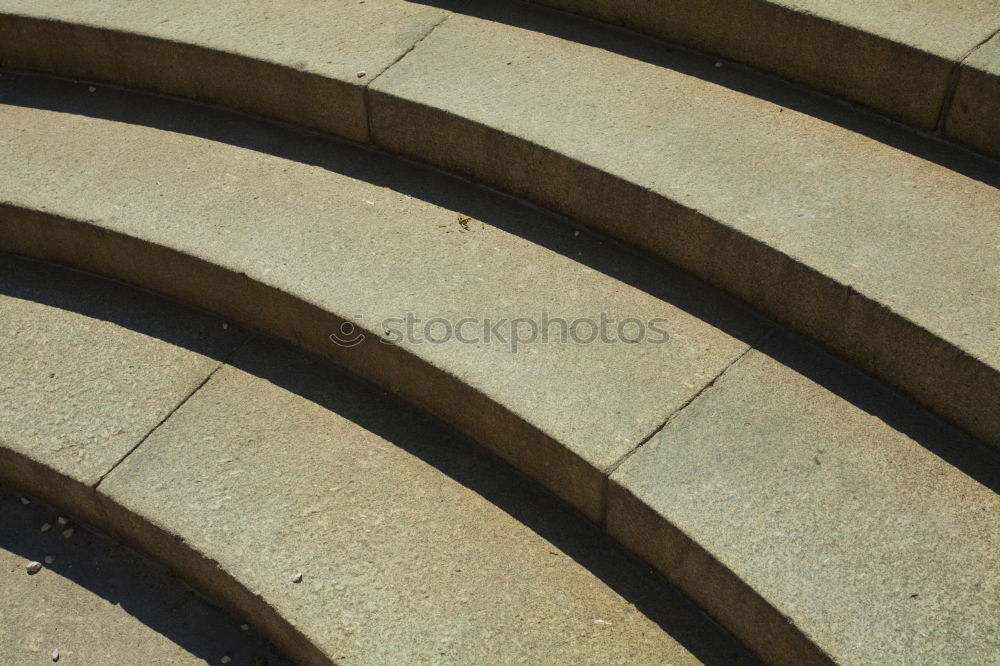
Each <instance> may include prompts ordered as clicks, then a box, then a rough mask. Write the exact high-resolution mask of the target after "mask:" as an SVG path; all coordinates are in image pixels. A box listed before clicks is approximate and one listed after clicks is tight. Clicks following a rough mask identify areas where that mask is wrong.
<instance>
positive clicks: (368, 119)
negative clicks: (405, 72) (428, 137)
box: [363, 11, 455, 146]
mask: <svg viewBox="0 0 1000 666" xmlns="http://www.w3.org/2000/svg"><path fill="white" fill-rule="evenodd" d="M454 13H455V12H453V11H450V12H448V13H447V14H445V15H444V17H443V18H442V19H441V20H440V21H438V22H437V23H435V24H434V25H432V26H431V27H430V28H429V29H428V30H427V31H426V32H425V33H424V34H423V35H421V36H420V37H419V38H417V40H416V41H415V42H413V44H411V45H410V47H409V48H408V49H406V50H405V51H403V52H402V53H400V54H399V56H398V57H397V58H396V59H395V60H393V61H392V62H390V63H389V64H388V65H386V66H385V67H384V68H383V69H382V71H381V72H379V73H377V74H376V75H375V76H373V77H371V78H369V79H368V81H367V82H366V83H365V85H364V95H363V100H364V104H365V124H366V125H367V127H366V129H367V130H368V143H369V144H370V145H373V146H374V145H376V144H375V133H374V130H373V126H372V104H371V86H372V84H373V83H375V81H377V80H378V79H379V77H380V76H382V75H383V74H385V73H386V72H388V71H389V70H390V69H392V68H393V67H395V66H396V65H397V64H398V63H399V62H400V61H401V60H402V59H403V58H405V57H406V56H408V55H410V54H411V53H412V52H413V50H414V49H415V48H417V47H418V46H420V44H421V43H422V42H423V41H424V40H425V39H427V38H428V37H430V36H431V33H432V32H434V31H435V30H437V29H438V27H439V26H440V25H441V24H442V23H444V22H445V21H447V20H448V19H449V18H451V17H452V16H453V15H454Z"/></svg>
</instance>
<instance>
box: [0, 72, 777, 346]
mask: <svg viewBox="0 0 1000 666" xmlns="http://www.w3.org/2000/svg"><path fill="white" fill-rule="evenodd" d="M88 88H89V86H88V85H86V84H73V83H70V82H67V81H62V80H57V79H51V78H43V77H36V76H30V75H21V74H10V73H5V74H4V75H3V78H0V104H10V105H16V106H22V107H28V108H37V109H44V110H49V111H56V112H60V113H72V114H76V115H81V116H87V117H93V118H100V119H104V120H111V121H116V122H122V123H128V124H133V125H140V126H145V127H152V128H155V129H159V130H163V131H168V132H177V133H181V134H186V135H190V136H196V137H200V138H202V139H206V140H209V141H215V142H219V143H225V144H228V145H232V146H238V147H241V148H245V149H248V150H253V151H257V152H260V153H266V154H268V155H273V156H277V157H280V158H283V159H287V160H292V161H295V162H299V163H303V164H309V165H313V166H316V167H320V168H322V169H326V170H328V171H331V172H334V173H338V174H341V175H344V176H347V177H349V178H353V179H355V180H359V181H364V182H367V183H372V184H374V185H378V186H381V187H385V188H388V189H391V190H393V191H396V192H400V193H402V194H405V195H407V196H411V197H414V198H416V199H420V200H423V201H427V202H430V203H433V204H435V205H437V206H440V207H442V208H445V209H447V210H452V211H455V212H456V213H461V214H462V215H463V216H467V217H472V218H473V219H476V220H481V221H483V222H485V223H486V224H489V225H491V226H493V227H496V228H498V229H502V230H503V231H505V232H507V233H510V234H513V235H516V236H519V237H521V238H523V239H525V240H528V241H530V242H532V243H534V244H536V245H539V246H542V247H545V248H547V249H549V250H551V251H552V252H556V253H558V254H561V255H564V256H566V257H569V258H571V259H572V260H574V261H575V262H577V263H580V264H583V265H586V266H588V267H590V268H592V269H594V270H595V271H598V272H600V273H603V274H605V275H608V276H610V277H613V278H615V279H617V280H620V281H621V282H624V283H626V284H628V285H631V286H632V287H635V288H637V289H640V290H642V291H645V292H646V293H648V294H650V295H652V296H654V297H655V298H657V299H659V300H661V301H665V302H667V303H670V304H672V305H674V306H676V307H678V308H680V309H681V310H684V311H685V312H688V313H690V314H691V315H693V316H695V317H697V318H699V319H701V320H703V321H706V322H708V323H710V324H712V325H713V326H715V327H717V328H719V329H721V330H723V331H725V332H726V333H728V334H730V335H732V336H733V337H735V338H738V339H740V340H743V341H744V342H747V343H748V344H753V343H755V342H756V341H757V337H758V336H759V335H760V330H761V327H760V318H759V317H758V316H757V315H755V314H753V313H752V312H751V311H750V310H748V309H747V308H746V307H745V306H743V305H742V304H740V303H739V302H738V301H736V300H734V299H733V298H731V297H729V296H727V295H726V294H724V293H722V292H721V291H719V290H717V289H714V288H712V287H710V286H708V285H706V284H705V283H703V282H701V281H700V280H697V279H695V278H694V277H692V276H690V275H689V274H687V273H685V272H683V271H681V270H678V269H675V268H672V267H670V266H667V265H664V264H662V263H658V262H654V261H652V260H651V259H647V258H645V257H643V256H641V255H640V254H639V253H637V252H635V251H633V250H630V249H628V248H626V247H624V246H622V245H620V244H618V243H616V242H614V241H611V240H608V239H605V238H602V237H599V236H597V235H595V234H593V233H591V232H589V231H587V230H580V229H575V228H574V227H572V226H570V225H569V224H562V223H557V222H554V223H551V224H538V222H539V217H540V216H539V215H538V214H536V213H534V212H533V209H532V208H531V207H530V206H527V205H525V204H524V203H523V202H519V201H517V200H515V199H512V198H511V197H508V196H506V195H502V194H499V193H497V192H494V191H493V190H489V189H487V188H484V187H479V186H470V184H469V183H468V182H466V181H463V180H460V179H458V178H455V177H452V176H449V175H446V174H442V173H441V172H439V171H436V170H433V169H430V168H427V167H424V166H420V165H416V164H413V163H410V162H408V161H405V160H402V159H399V158H396V157H392V156H389V155H386V154H384V153H380V152H376V151H374V150H371V149H369V148H366V147H362V146H359V145H356V144H351V143H348V142H345V141H342V140H338V139H333V138H329V137H324V136H320V135H317V134H314V133H307V132H304V131H300V130H298V129H297V128H292V127H289V126H283V125H279V124H276V123H272V122H267V121H263V120H259V119H255V118H251V117H248V116H244V115H240V114H236V113H232V112H229V111H222V110H217V109H212V108H209V107H205V106H201V105H196V104H191V103H188V102H180V101H175V100H169V99H164V98H158V97H154V96H150V95H145V94H141V93H134V92H130V91H123V90H117V89H108V88H103V87H102V88H100V89H99V91H98V92H97V93H96V94H94V93H90V92H88ZM574 231H579V236H575V235H574Z"/></svg>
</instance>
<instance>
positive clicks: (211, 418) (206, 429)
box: [100, 342, 751, 665]
mask: <svg viewBox="0 0 1000 666" xmlns="http://www.w3.org/2000/svg"><path fill="white" fill-rule="evenodd" d="M100 489H101V491H102V493H104V494H105V496H106V497H107V498H108V500H109V501H110V502H112V503H113V504H114V506H112V507H111V508H109V512H110V513H111V515H112V516H114V517H115V520H114V521H113V522H114V524H115V525H116V526H117V527H118V528H119V529H123V530H125V531H127V532H128V533H129V538H130V539H131V540H132V541H133V542H138V543H140V544H141V545H142V547H143V548H144V549H147V550H150V551H151V552H155V553H158V554H160V555H161V556H164V557H169V558H171V559H173V558H174V557H177V558H178V559H177V560H174V564H175V565H177V564H181V566H182V568H183V570H184V571H185V572H186V573H187V575H192V576H194V577H196V578H198V577H201V578H200V579H199V580H200V583H201V585H203V586H205V587H206V588H208V589H212V588H213V587H214V586H215V585H216V581H217V579H218V578H220V577H221V574H222V572H224V573H225V574H226V575H230V576H233V577H234V578H236V579H238V581H239V582H240V583H241V584H242V585H245V586H246V588H247V590H248V594H250V595H253V602H252V603H257V604H266V605H267V606H269V607H270V609H271V610H272V611H273V612H274V613H276V614H278V615H280V616H282V617H284V618H285V619H287V620H288V621H289V622H290V623H291V624H293V625H294V626H295V627H296V629H297V630H298V631H299V632H301V634H302V635H303V636H304V637H305V638H306V639H307V640H308V641H310V642H311V643H312V644H314V645H315V646H317V647H318V648H319V652H320V654H321V655H322V657H324V658H328V659H330V660H334V661H336V662H337V663H344V664H423V663H455V664H457V663H462V664H483V663H497V664H499V663H505V664H506V663H510V664H513V663H551V664H584V663H585V664H664V663H669V664H678V665H680V664H695V663H702V662H701V660H700V659H699V658H696V655H700V657H701V659H703V660H705V661H707V662H709V663H719V664H722V663H727V664H728V663H749V662H750V661H751V660H750V659H749V658H748V656H747V655H746V653H744V652H743V651H742V649H741V648H740V647H739V646H738V645H737V644H735V643H734V642H733V640H732V639H731V638H729V637H727V636H726V635H724V634H723V633H722V632H721V631H720V630H719V629H718V628H717V627H716V626H715V625H713V624H712V623H711V622H710V621H708V620H707V618H705V617H704V616H702V615H700V613H698V612H697V611H696V610H695V608H694V606H693V605H691V604H690V602H688V601H687V600H685V599H683V598H682V597H680V596H679V595H678V594H677V593H676V592H674V591H673V590H671V589H669V588H667V587H666V586H664V585H662V584H661V583H658V582H657V581H656V580H655V579H653V578H652V577H651V575H650V574H649V573H648V572H647V570H645V569H644V567H641V566H639V565H638V564H637V563H635V562H633V561H631V560H629V559H628V558H627V557H625V556H624V555H623V554H621V552H620V551H616V550H615V548H614V547H612V546H611V545H610V543H609V542H606V541H604V539H603V537H602V536H601V535H600V534H599V533H598V531H597V530H596V529H595V528H593V527H591V526H590V525H588V524H587V523H585V522H584V521H583V520H582V519H581V518H580V517H578V516H575V515H574V514H573V513H572V512H571V511H570V510H569V509H567V508H565V507H562V506H560V505H557V504H556V503H555V502H554V500H552V499H551V498H550V497H549V496H548V495H546V494H545V493H544V492H542V491H540V490H539V489H537V488H536V487H533V486H532V485H531V484H530V483H529V482H527V481H526V480H525V479H524V478H523V477H520V476H519V475H517V474H516V473H515V472H513V470H511V469H510V468H507V467H506V466H504V465H502V464H501V463H499V461H497V460H496V459H494V458H491V457H487V456H486V455H485V454H483V453H481V452H480V450H478V449H477V448H476V447H475V446H474V445H473V444H472V443H471V442H468V441H466V440H463V439H461V438H460V437H458V436H457V435H455V434H453V433H452V432H450V431H448V430H446V429H444V428H442V427H441V425H440V424H438V423H437V422H435V421H433V420H431V419H429V418H428V417H426V416H425V415H422V414H420V413H419V412H416V411H415V410H412V409H410V408H405V407H403V406H401V405H400V404H399V403H398V402H397V401H395V400H394V399H392V398H390V397H388V396H386V395H385V394H383V393H381V392H380V391H378V390H376V389H374V388H372V387H370V386H368V385H365V384H362V383H360V382H358V381H356V380H353V379H350V378H348V377H346V376H345V375H343V374H342V373H337V372H333V371H331V370H329V369H327V368H324V367H323V366H321V365H320V364H318V363H317V362H316V361H313V360H310V359H308V358H306V357H303V356H302V355H300V354H298V353H297V352H292V351H290V350H287V349H285V348H282V347H278V346H277V345H274V344H272V343H256V342H251V343H250V345H249V346H248V347H246V348H244V349H243V350H242V351H241V352H239V353H238V355H237V356H236V358H235V359H234V361H233V366H232V367H230V366H227V367H225V368H223V369H222V370H221V371H220V372H218V373H217V374H216V375H214V376H213V378H212V380H210V381H209V382H208V383H207V384H206V385H205V386H204V387H203V388H202V389H201V390H200V391H199V392H198V393H197V394H196V395H195V396H194V397H193V398H192V399H191V400H189V401H188V402H187V403H186V404H185V405H184V406H183V407H182V408H181V409H179V410H178V411H177V412H176V413H174V414H173V415H172V416H171V417H170V419H169V420H168V421H167V422H166V423H165V424H164V425H163V427H161V428H160V429H159V430H158V431H157V432H156V433H155V434H154V435H153V436H152V437H150V438H149V440H147V441H146V442H145V443H144V444H143V445H142V446H141V447H140V448H139V449H138V450H137V451H136V452H135V453H133V454H132V455H131V456H130V457H129V458H128V460H126V461H125V462H124V463H123V464H122V465H121V466H120V467H119V468H118V469H116V470H115V471H114V472H113V473H112V474H111V475H110V476H109V477H108V478H107V479H106V480H105V481H104V483H103V484H102V485H101V487H100ZM118 505H120V507H123V508H120V507H119V506H118ZM136 516H139V517H141V518H139V519H137V518H136ZM147 520H148V521H151V522H152V523H155V525H156V529H150V528H149V527H148V525H147V524H146V521H147ZM163 532H165V533H166V535H167V536H164V535H163V534H162V533H163ZM179 539H183V546H181V547H180V549H178V546H177V541H176V540H179ZM178 550H183V551H185V553H186V555H185V554H183V553H179V552H178ZM194 553H197V554H198V555H200V558H205V559H207V560H208V562H203V561H194V560H193V559H192V556H193V554H194ZM185 557H186V558H187V561H185ZM299 575H301V579H299V578H298V576H299ZM296 581H299V582H296ZM251 608H252V607H251ZM259 615H260V616H262V617H263V616H264V615H265V614H259ZM260 621H261V622H264V621H265V620H260ZM657 623H659V625H660V626H658V624H657ZM682 643H683V644H682ZM292 649H294V648H292ZM292 649H290V650H289V653H290V654H293V655H295V654H296V653H295V652H293V651H292ZM311 660H312V659H310V658H308V657H307V658H305V659H303V663H307V662H309V661H311Z"/></svg>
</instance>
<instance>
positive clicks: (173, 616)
mask: <svg viewBox="0 0 1000 666" xmlns="http://www.w3.org/2000/svg"><path fill="white" fill-rule="evenodd" d="M16 502H17V500H16V499H15V497H14V496H13V494H12V493H11V492H10V491H8V490H6V489H5V488H3V487H0V505H3V504H7V505H10V506H9V508H7V509H6V510H0V549H2V550H6V551H8V552H9V553H13V554H14V555H17V556H19V557H21V558H23V559H24V561H25V562H28V561H38V562H41V561H42V560H43V558H44V557H46V556H47V555H55V562H53V563H51V564H46V565H45V569H46V570H48V574H55V575H58V576H62V577H63V578H66V579H68V580H70V581H72V582H73V583H74V584H75V585H77V586H78V587H81V588H83V589H85V590H88V591H90V592H91V593H93V594H94V595H96V596H98V597H100V598H101V599H104V600H105V601H107V602H108V603H110V604H113V605H118V606H120V607H121V608H122V610H123V611H125V612H126V613H128V614H129V615H131V616H132V617H134V618H135V619H136V620H138V621H139V622H141V623H142V624H144V625H146V626H147V627H149V628H150V629H152V630H153V631H155V632H157V633H158V634H160V635H161V636H163V637H164V638H166V639H168V640H170V641H171V642H172V643H174V644H175V645H177V646H178V647H180V648H182V649H183V650H185V651H187V652H188V653H190V654H191V655H193V656H194V657H197V658H199V659H203V660H204V661H205V662H206V663H210V664H214V663H219V659H221V658H222V656H224V655H228V656H230V657H231V658H232V659H233V660H234V663H246V664H250V663H257V664H261V663H268V664H274V665H275V666H277V665H278V664H279V663H280V664H288V665H289V666H291V664H290V662H286V661H285V660H284V658H283V657H280V656H279V655H278V653H277V651H276V649H275V648H274V647H273V646H271V645H270V644H268V643H267V642H266V641H264V639H263V638H261V637H259V636H258V635H256V634H252V633H246V632H243V631H241V630H240V629H239V626H238V625H239V622H241V621H242V620H238V619H236V618H234V617H233V616H232V615H230V614H228V613H227V612H225V611H223V610H221V609H219V608H217V607H216V606H214V605H213V604H212V603H211V602H209V601H207V600H205V599H203V598H202V597H200V596H198V595H197V593H196V592H195V591H194V590H191V589H190V588H189V587H188V586H187V585H186V584H185V583H183V582H182V581H180V580H179V579H177V578H175V577H174V576H173V575H172V574H171V573H170V572H168V571H167V570H166V569H165V568H163V567H162V566H160V565H158V564H156V563H155V562H152V561H150V560H149V559H147V558H146V557H144V556H142V555H139V554H136V553H134V552H131V551H130V550H129V549H128V548H126V547H124V546H122V545H120V544H118V543H117V542H115V541H114V540H113V539H110V538H109V537H105V536H103V535H101V534H99V533H97V532H94V531H93V530H91V529H89V528H86V526H79V525H74V527H75V529H76V534H75V535H74V536H73V538H72V540H66V539H63V538H62V536H61V534H60V532H61V531H62V529H63V527H62V526H60V525H58V524H57V523H56V520H55V516H56V515H57V511H56V510H54V509H51V508H49V507H46V506H44V505H42V504H39V503H38V502H37V501H33V502H32V503H31V504H30V505H28V506H20V505H18V504H16ZM43 522H49V523H50V524H52V526H53V528H52V530H51V531H49V532H47V533H40V532H39V527H40V526H41V525H42V523H43ZM80 527H84V528H85V529H80ZM4 573H5V575H8V574H9V575H15V576H17V575H27V574H26V572H25V570H24V569H20V568H19V570H18V571H15V572H4ZM12 584H13V585H18V584H19V583H12ZM20 584H21V585H24V584H29V585H30V583H28V582H27V581H25V582H24V583H20ZM50 603H54V604H59V605H60V606H63V605H64V602H63V600H61V599H55V600H51V601H50ZM63 610H64V612H67V613H72V611H73V610H74V609H73V608H72V607H68V608H64V609H63ZM31 621H32V618H23V617H16V616H15V617H5V618H4V622H5V623H6V624H9V625H12V626H16V625H17V624H18V623H19V622H31ZM50 638H51V639H52V643H53V647H61V648H62V652H63V653H64V654H66V653H68V652H69V650H71V649H72V648H73V640H74V638H73V637H71V636H61V637H56V636H53V637H50ZM56 639H58V640H56ZM5 647H6V648H10V649H14V648H15V646H13V645H10V646H5ZM66 656H67V657H71V655H69V654H66ZM261 660H262V661H261Z"/></svg>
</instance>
